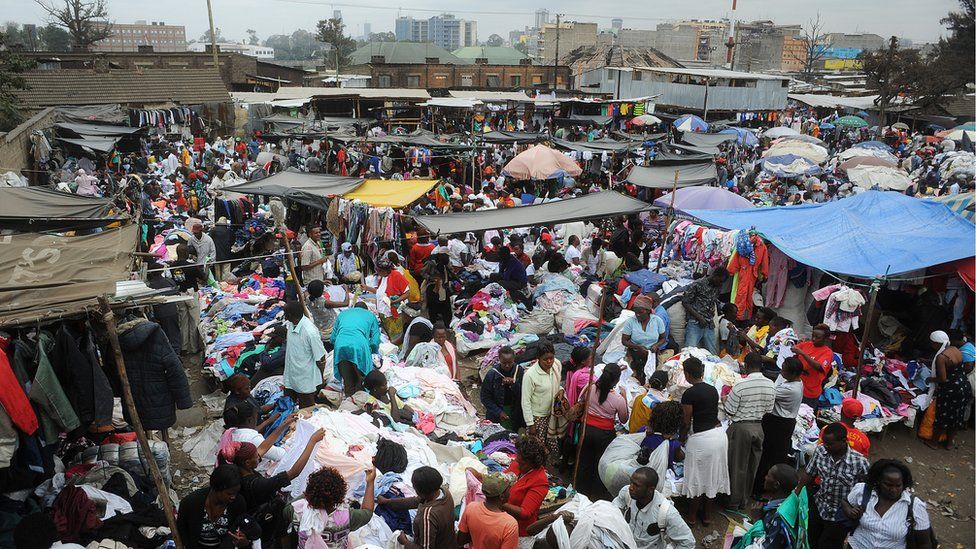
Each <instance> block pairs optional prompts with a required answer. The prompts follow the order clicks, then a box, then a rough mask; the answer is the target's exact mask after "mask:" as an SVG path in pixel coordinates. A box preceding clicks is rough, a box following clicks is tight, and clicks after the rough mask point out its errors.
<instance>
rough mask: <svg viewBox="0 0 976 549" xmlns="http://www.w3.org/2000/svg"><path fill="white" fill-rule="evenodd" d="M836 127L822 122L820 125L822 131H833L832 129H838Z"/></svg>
mask: <svg viewBox="0 0 976 549" xmlns="http://www.w3.org/2000/svg"><path fill="white" fill-rule="evenodd" d="M836 127H837V126H835V125H833V124H831V123H830V122H821V123H820V129H821V130H832V129H834V128H836Z"/></svg>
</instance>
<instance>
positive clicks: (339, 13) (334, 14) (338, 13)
mask: <svg viewBox="0 0 976 549" xmlns="http://www.w3.org/2000/svg"><path fill="white" fill-rule="evenodd" d="M332 18H333V19H342V10H332Z"/></svg>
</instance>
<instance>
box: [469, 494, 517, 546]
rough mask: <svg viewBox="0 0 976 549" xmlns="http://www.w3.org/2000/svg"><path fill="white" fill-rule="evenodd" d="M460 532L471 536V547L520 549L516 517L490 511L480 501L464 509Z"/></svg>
mask: <svg viewBox="0 0 976 549" xmlns="http://www.w3.org/2000/svg"><path fill="white" fill-rule="evenodd" d="M458 531H459V532H464V533H465V534H470V535H471V547H491V548H498V549H518V538H519V528H518V521H516V520H515V517H513V516H512V515H509V514H508V513H506V512H504V511H502V512H495V511H490V510H488V508H487V507H485V504H484V503H482V502H480V501H476V502H473V503H469V504H468V506H467V507H465V508H464V514H463V515H461V522H460V523H458Z"/></svg>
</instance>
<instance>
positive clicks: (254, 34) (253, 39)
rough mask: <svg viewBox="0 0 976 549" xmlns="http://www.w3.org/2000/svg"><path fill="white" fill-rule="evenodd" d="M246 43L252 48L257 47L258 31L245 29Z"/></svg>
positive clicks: (258, 42)
mask: <svg viewBox="0 0 976 549" xmlns="http://www.w3.org/2000/svg"><path fill="white" fill-rule="evenodd" d="M247 43H248V44H250V45H252V46H257V45H258V44H260V43H261V41H260V40H258V31H256V30H254V29H247Z"/></svg>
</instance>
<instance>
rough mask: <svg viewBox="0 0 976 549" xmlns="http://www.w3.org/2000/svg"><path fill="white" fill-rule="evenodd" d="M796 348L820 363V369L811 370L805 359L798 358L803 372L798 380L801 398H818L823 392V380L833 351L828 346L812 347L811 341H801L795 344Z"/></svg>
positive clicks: (832, 358)
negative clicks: (801, 386)
mask: <svg viewBox="0 0 976 549" xmlns="http://www.w3.org/2000/svg"><path fill="white" fill-rule="evenodd" d="M796 348H797V349H800V350H801V351H803V352H804V353H806V354H808V355H810V358H812V359H813V360H815V361H816V362H817V364H820V366H821V369H820V370H813V369H811V368H810V365H809V364H807V361H806V360H804V359H802V358H800V362H802V363H803V373H802V374H801V375H800V381H801V382H803V398H819V397H820V395H821V394H823V386H822V385H823V380H824V379H825V378H826V377H827V373H828V372H830V363H831V362H833V360H834V351H833V349H831V348H830V347H828V346H826V345H824V346H823V347H814V346H813V342H812V341H801V342H799V343H797V344H796Z"/></svg>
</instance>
